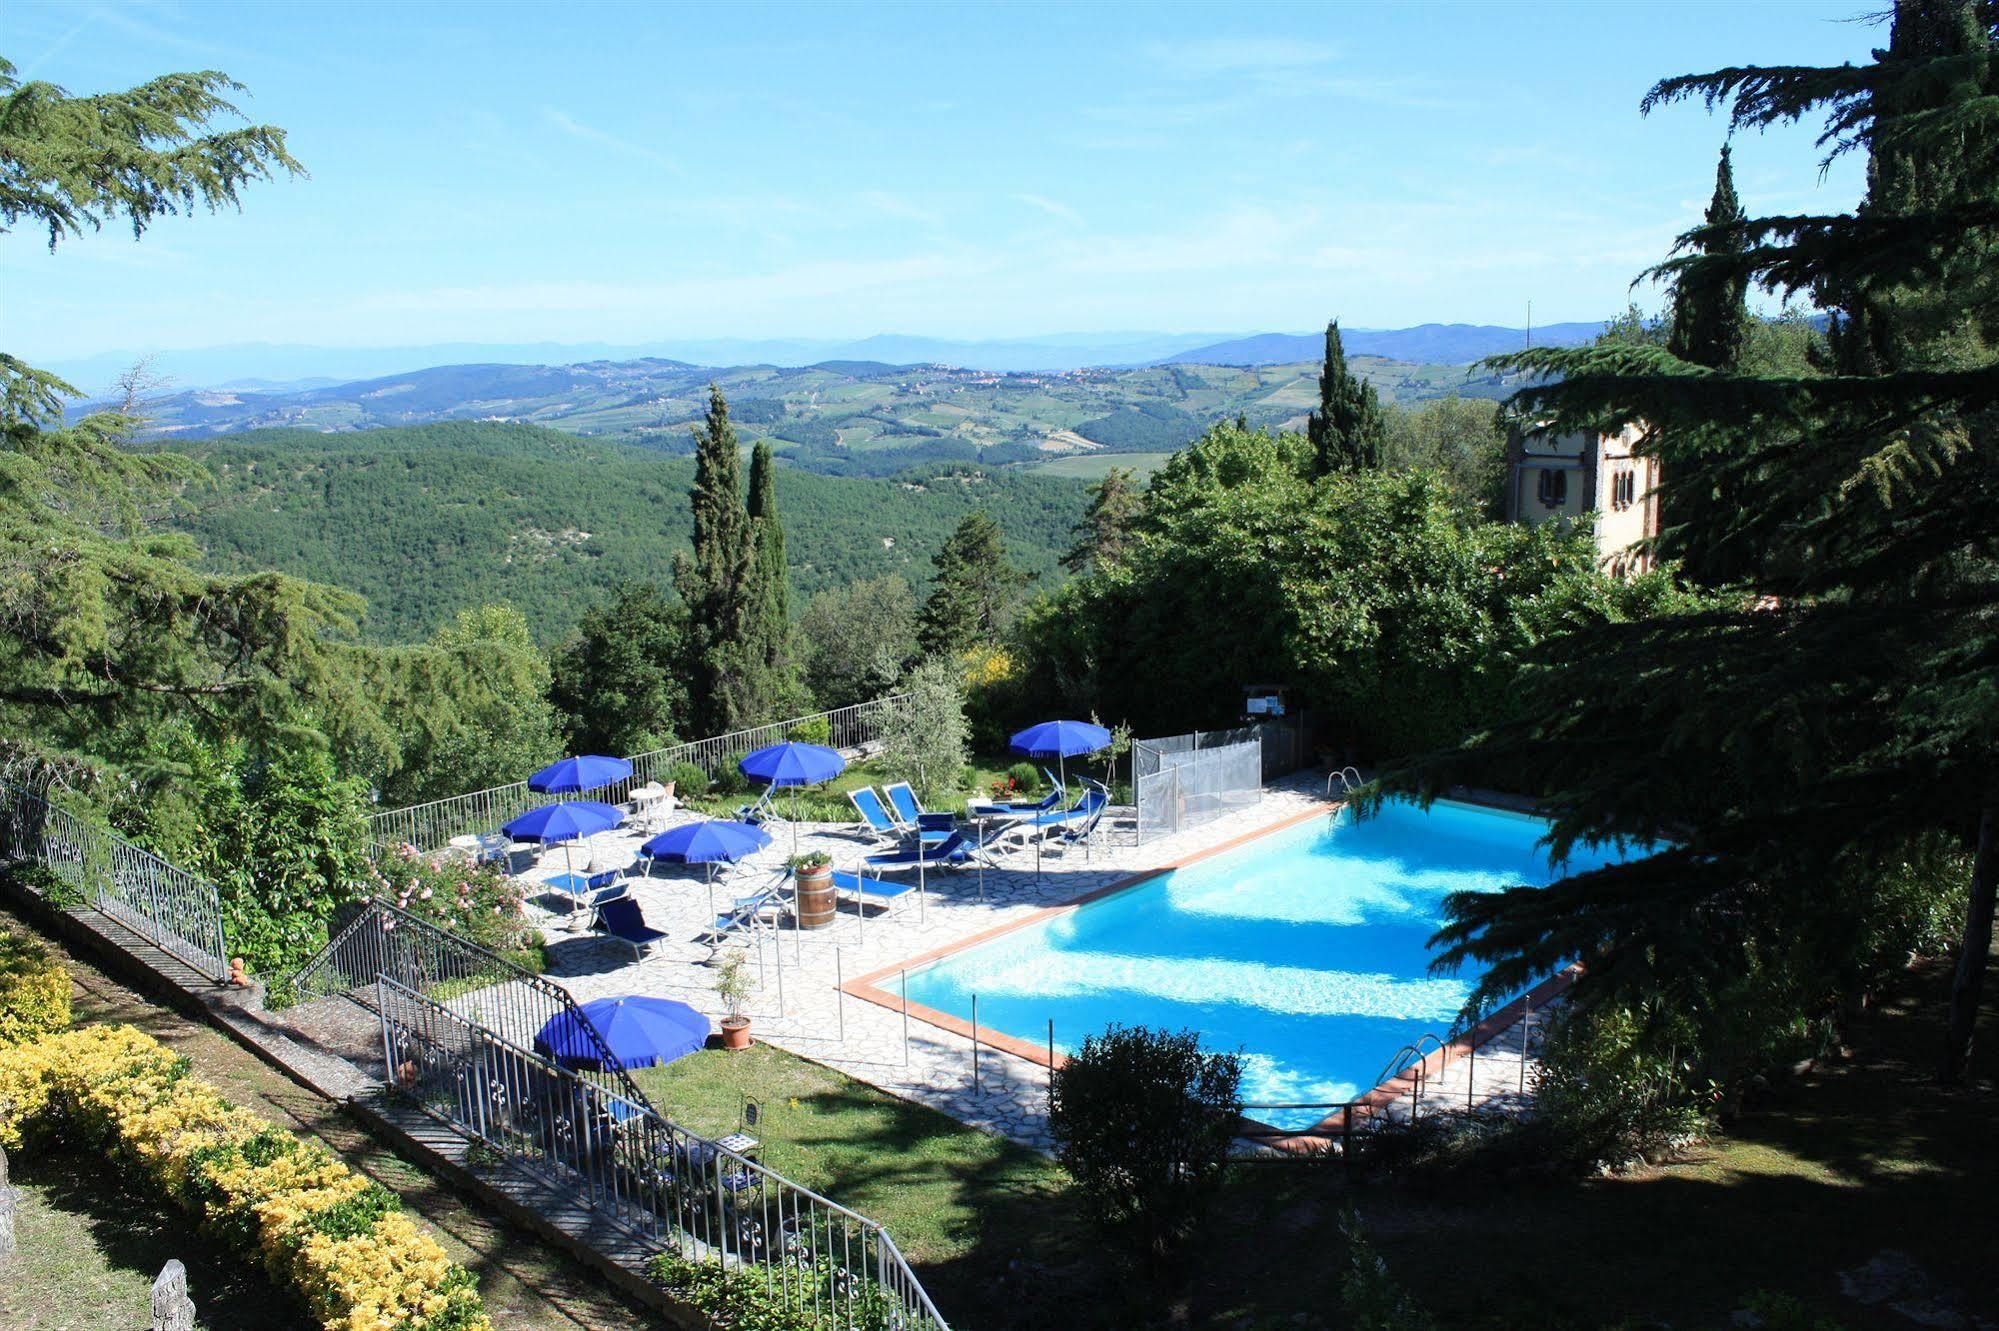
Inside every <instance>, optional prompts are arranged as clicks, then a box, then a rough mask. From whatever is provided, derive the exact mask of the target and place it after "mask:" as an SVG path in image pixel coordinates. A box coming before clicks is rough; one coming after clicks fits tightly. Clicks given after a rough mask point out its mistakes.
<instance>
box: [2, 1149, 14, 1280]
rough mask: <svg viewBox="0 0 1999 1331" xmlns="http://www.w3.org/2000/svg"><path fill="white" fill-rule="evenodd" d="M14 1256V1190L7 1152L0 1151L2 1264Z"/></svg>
mask: <svg viewBox="0 0 1999 1331" xmlns="http://www.w3.org/2000/svg"><path fill="white" fill-rule="evenodd" d="M13 1255H14V1190H13V1189H12V1188H10V1187H8V1186H7V1152H6V1151H4V1150H0V1262H5V1261H6V1260H7V1259H8V1258H9V1257H12V1256H13Z"/></svg>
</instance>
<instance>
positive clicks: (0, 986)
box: [0, 929, 69, 1045]
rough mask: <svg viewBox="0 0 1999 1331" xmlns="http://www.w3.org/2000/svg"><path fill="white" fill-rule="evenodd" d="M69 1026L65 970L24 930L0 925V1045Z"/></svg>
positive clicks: (18, 1041)
mask: <svg viewBox="0 0 1999 1331" xmlns="http://www.w3.org/2000/svg"><path fill="white" fill-rule="evenodd" d="M68 1028H69V972H68V971H67V970H64V969H63V965H62V963H61V962H59V961H57V960H56V959H55V958H54V957H52V956H50V955H49V951H48V949H47V948H45V947H43V946H42V945H41V943H40V942H39V941H37V940H35V939H33V938H30V937H28V936H26V935H25V934H17V933H11V932H9V931H8V930H5V929H0V1045H7V1044H19V1043H20V1042H21V1041H23V1040H34V1039H38V1038H40V1037H41V1036H44V1035H47V1034H48V1033H49V1032H51V1031H60V1030H67V1029H68Z"/></svg>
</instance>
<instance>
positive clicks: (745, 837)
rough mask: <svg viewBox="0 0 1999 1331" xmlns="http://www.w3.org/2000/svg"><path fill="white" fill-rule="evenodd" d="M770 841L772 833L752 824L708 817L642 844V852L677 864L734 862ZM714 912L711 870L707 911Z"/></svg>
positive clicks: (709, 873) (671, 829) (709, 872)
mask: <svg viewBox="0 0 1999 1331" xmlns="http://www.w3.org/2000/svg"><path fill="white" fill-rule="evenodd" d="M769 844H770V833H768V832H766V831H764V830H763V829H762V828H761V827H757V826H755V825H754V824H751V823H731V822H724V821H723V820H721V819H719V818H708V819H704V820H702V821H701V822H698V823H682V824H681V825H680V826H678V827H674V828H669V829H667V830H666V831H664V832H661V833H660V834H659V835H658V836H656V837H654V838H653V839H652V840H650V841H648V842H646V843H645V844H644V845H643V846H640V847H639V853H640V854H641V855H650V856H651V857H652V858H654V859H656V860H670V861H672V862H673V863H676V864H706V865H711V866H712V865H716V864H733V863H735V862H736V861H737V860H740V859H742V858H743V857H744V856H745V855H754V854H755V853H756V852H758V851H760V850H762V849H763V848H764V847H765V846H768V845H769ZM714 911H715V871H714V869H713V868H710V869H709V870H708V912H709V914H711V915H712V914H713V913H714Z"/></svg>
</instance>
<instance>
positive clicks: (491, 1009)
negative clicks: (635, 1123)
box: [288, 899, 650, 1108]
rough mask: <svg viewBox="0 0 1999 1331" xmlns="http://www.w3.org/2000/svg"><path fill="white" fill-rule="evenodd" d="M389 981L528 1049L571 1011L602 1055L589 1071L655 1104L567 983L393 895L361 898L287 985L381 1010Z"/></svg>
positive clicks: (306, 995) (307, 998)
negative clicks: (582, 1009)
mask: <svg viewBox="0 0 1999 1331" xmlns="http://www.w3.org/2000/svg"><path fill="white" fill-rule="evenodd" d="M388 984H395V985H399V986H401V987H402V988H404V989H407V990H409V991H411V992H414V993H417V994H421V995H423V996H424V997H425V998H428V999H429V1000H431V1001H432V1002H436V1003H440V1004H444V1005H445V1006H447V1007H449V1008H450V1009H451V1010H452V1011H454V1012H455V1013H457V1014H458V1015H459V1016H460V1017H461V1018H462V1019H463V1020H465V1021H467V1022H470V1023H472V1024H475V1025H477V1026H480V1027H481V1028H483V1029H485V1030H487V1031H490V1032H491V1033H492V1034H493V1036H494V1038H496V1039H498V1040H500V1041H502V1042H504V1043H507V1044H511V1045H514V1046H517V1047H519V1048H522V1049H532V1048H534V1045H535V1040H536V1038H537V1037H538V1036H539V1035H540V1034H541V1032H542V1030H543V1028H544V1027H546V1026H547V1025H548V1023H549V1022H551V1021H553V1020H555V1019H556V1018H558V1017H563V1016H567V1017H568V1018H569V1020H568V1021H567V1022H565V1023H564V1028H565V1030H573V1031H575V1033H576V1034H577V1035H578V1036H580V1037H581V1038H583V1039H585V1040H587V1041H588V1042H589V1044H590V1047H591V1050H592V1051H593V1052H594V1053H595V1055H596V1057H595V1059H594V1060H592V1061H594V1062H595V1063H596V1065H597V1066H596V1067H595V1068H594V1069H591V1070H590V1071H589V1072H587V1073H585V1074H584V1075H585V1076H586V1078H587V1079H588V1080H590V1081H593V1082H596V1083H597V1084H599V1085H601V1086H603V1087H604V1088H606V1089H607V1090H609V1091H611V1092H614V1093H616V1094H618V1095H621V1096H623V1097H625V1098H626V1099H629V1100H632V1101H635V1102H637V1103H639V1104H644V1105H647V1107H648V1108H650V1105H649V1103H648V1102H647V1100H646V1097H645V1093H644V1092H643V1091H641V1090H640V1089H639V1088H638V1086H637V1085H636V1084H634V1083H633V1081H632V1079H631V1075H630V1074H629V1073H627V1072H626V1071H625V1070H624V1068H623V1066H622V1065H620V1064H619V1062H618V1060H617V1059H616V1058H614V1057H613V1056H612V1054H611V1051H610V1049H609V1047H607V1046H606V1045H605V1044H604V1041H603V1039H602V1037H601V1036H600V1035H599V1033H598V1031H597V1028H596V1027H595V1026H593V1025H591V1024H590V1023H589V1022H588V1021H585V1020H584V1019H583V1017H582V1014H581V1012H580V1011H579V1010H578V1008H577V1006H576V1000H575V999H573V998H571V997H570V995H569V991H568V990H567V989H564V988H563V987H562V986H561V985H559V984H556V983H554V982H553V981H551V980H548V979H546V978H545V977H543V976H540V975H536V974H535V973H534V972H533V971H530V970H525V969H523V968H522V967H520V966H517V965H515V964H514V963H513V962H511V961H508V960H507V959H506V958H505V957H503V956H501V955H500V954H499V953H497V952H493V951H491V950H489V949H487V948H483V947H481V946H479V945H478V944H477V943H474V942H472V941H471V940H470V939H467V938H461V937H459V936H458V935H457V934H454V933H452V932H451V931H450V930H448V929H442V928H439V927H438V926H437V925H434V924H432V923H431V922H430V921H428V920H426V919H423V918H422V917H421V916H418V915H413V914H411V913H410V912H409V911H406V910H404V909H402V908H401V907H399V906H396V905H394V904H392V903H390V902H387V901H382V900H379V899H377V900H370V901H368V902H366V903H363V904H362V905H361V907H360V909H359V910H358V911H357V912H356V913H355V914H354V917H353V918H352V919H351V920H349V921H348V922H347V923H346V925H345V926H343V927H341V928H339V929H337V930H336V931H335V932H334V934H333V936H332V938H330V939H329V940H327V944H326V946H325V947H323V948H321V949H320V950H319V951H318V952H316V953H315V954H313V956H312V958H311V959H310V960H309V961H307V962H306V963H305V965H303V966H301V967H300V968H299V969H298V971H297V972H296V973H295V974H293V975H292V977H291V979H290V981H289V986H288V987H289V988H290V990H291V995H292V996H293V997H295V998H296V999H298V1000H300V1001H303V1002H311V1001H313V1000H315V999H323V998H334V997H344V998H348V999H352V1000H353V1001H354V1002H356V1003H359V1004H360V1005H361V1006H362V1007H365V1008H367V1009H369V1010H370V1011H372V1012H377V1013H379V1012H380V1011H381V1010H382V1001H383V1000H382V990H383V986H385V985H388Z"/></svg>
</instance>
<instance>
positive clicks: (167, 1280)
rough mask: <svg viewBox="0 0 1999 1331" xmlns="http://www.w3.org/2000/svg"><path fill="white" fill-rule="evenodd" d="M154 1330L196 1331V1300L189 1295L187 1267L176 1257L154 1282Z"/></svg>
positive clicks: (162, 1268) (163, 1268) (161, 1270)
mask: <svg viewBox="0 0 1999 1331" xmlns="http://www.w3.org/2000/svg"><path fill="white" fill-rule="evenodd" d="M153 1331H194V1301H193V1300H192V1299H190V1298H188V1296H187V1268H186V1267H184V1266H182V1265H181V1264H180V1258H178V1257H176V1258H174V1259H173V1260H172V1261H169V1262H168V1263H167V1264H166V1265H165V1266H163V1267H161V1268H160V1275H159V1279H157V1280H155V1281H154V1282H153Z"/></svg>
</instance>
